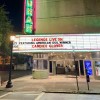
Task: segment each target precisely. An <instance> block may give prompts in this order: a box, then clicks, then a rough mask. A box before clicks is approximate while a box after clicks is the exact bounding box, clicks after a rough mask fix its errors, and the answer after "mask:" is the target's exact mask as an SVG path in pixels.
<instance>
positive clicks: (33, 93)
mask: <svg viewBox="0 0 100 100" xmlns="http://www.w3.org/2000/svg"><path fill="white" fill-rule="evenodd" d="M12 83H13V87H12V88H5V86H6V84H7V81H6V82H4V83H3V85H2V86H0V97H1V98H0V100H26V99H28V98H29V100H56V99H57V100H61V99H62V100H83V99H87V100H90V99H91V100H100V96H99V95H97V94H100V80H95V79H94V78H92V77H91V79H90V83H89V87H90V89H89V90H88V88H87V83H86V79H85V77H82V76H80V77H78V85H79V91H78V90H77V84H76V78H75V77H72V76H66V75H54V76H53V75H50V76H49V78H48V79H33V78H32V75H26V76H23V77H19V78H15V79H12ZM6 94H7V95H6ZM83 94H84V95H83ZM91 94H92V96H91ZM3 95H4V96H3ZM5 95H6V96H5ZM2 96H3V97H2ZM59 96H60V97H59ZM92 97H93V98H92ZM24 98H26V99H24ZM74 98H75V99H74ZM80 98H81V99H80ZM98 98H99V99H98Z"/></svg>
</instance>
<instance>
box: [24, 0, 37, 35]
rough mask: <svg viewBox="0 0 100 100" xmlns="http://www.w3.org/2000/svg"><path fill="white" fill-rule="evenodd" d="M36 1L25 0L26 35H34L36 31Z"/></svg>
mask: <svg viewBox="0 0 100 100" xmlns="http://www.w3.org/2000/svg"><path fill="white" fill-rule="evenodd" d="M35 7H36V0H24V22H23V23H24V28H23V29H24V32H25V33H26V34H32V32H33V31H35V29H34V25H35V23H36V22H34V18H36V15H35V14H36V13H35V12H36V9H35Z"/></svg>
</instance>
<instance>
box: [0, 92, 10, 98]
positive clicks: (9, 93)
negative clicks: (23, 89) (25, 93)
mask: <svg viewBox="0 0 100 100" xmlns="http://www.w3.org/2000/svg"><path fill="white" fill-rule="evenodd" d="M11 93H12V92H8V93H6V94H4V95H2V96H0V98H3V97H5V96H7V95H9V94H11Z"/></svg>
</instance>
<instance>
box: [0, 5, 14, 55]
mask: <svg viewBox="0 0 100 100" xmlns="http://www.w3.org/2000/svg"><path fill="white" fill-rule="evenodd" d="M7 14H8V13H7V12H6V11H5V10H4V6H1V7H0V52H2V53H3V55H4V56H6V55H8V54H9V51H10V47H9V44H10V40H9V37H10V35H11V33H12V28H13V27H12V25H11V22H10V21H9V19H8V17H7Z"/></svg>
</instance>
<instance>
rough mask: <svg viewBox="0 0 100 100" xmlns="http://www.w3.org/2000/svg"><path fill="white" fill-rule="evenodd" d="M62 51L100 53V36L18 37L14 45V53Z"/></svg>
mask: <svg viewBox="0 0 100 100" xmlns="http://www.w3.org/2000/svg"><path fill="white" fill-rule="evenodd" d="M73 47H74V50H73ZM62 51H64V52H69V51H75V52H79V51H80V52H83V51H100V34H92V35H91V34H75V35H74V34H73V35H70V34H66V35H65V34H64V35H61V34H59V35H16V38H15V40H14V44H13V52H62Z"/></svg>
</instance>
